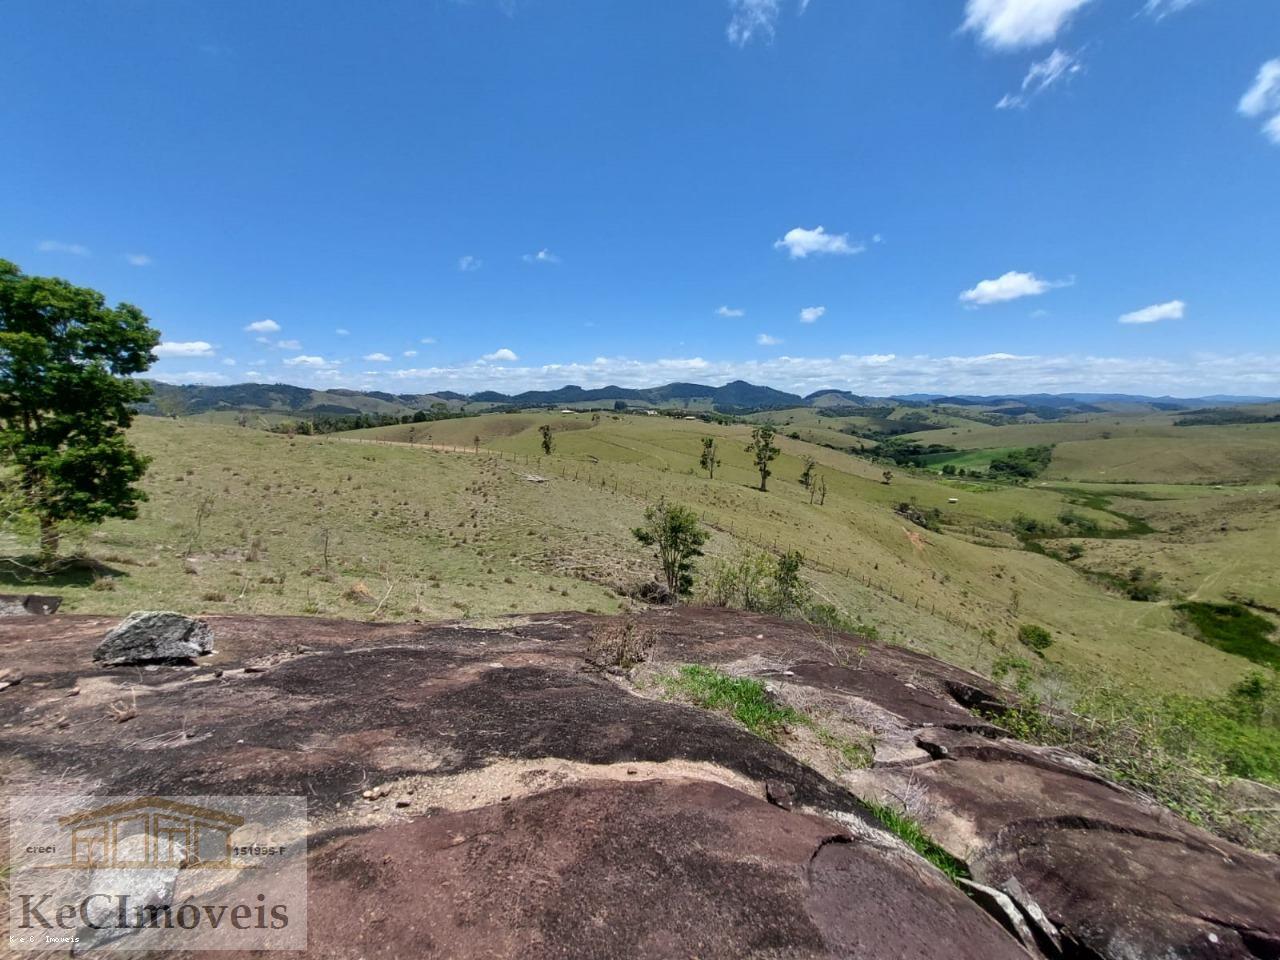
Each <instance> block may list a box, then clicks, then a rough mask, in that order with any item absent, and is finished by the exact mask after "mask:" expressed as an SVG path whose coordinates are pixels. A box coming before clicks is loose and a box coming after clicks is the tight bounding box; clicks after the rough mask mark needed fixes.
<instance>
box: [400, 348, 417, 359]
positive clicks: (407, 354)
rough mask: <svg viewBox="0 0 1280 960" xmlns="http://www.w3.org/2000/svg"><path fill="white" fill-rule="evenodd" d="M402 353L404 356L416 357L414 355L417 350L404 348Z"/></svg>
mask: <svg viewBox="0 0 1280 960" xmlns="http://www.w3.org/2000/svg"><path fill="white" fill-rule="evenodd" d="M402 355H403V356H406V357H416V356H417V355H418V351H417V350H406V351H405V352H404V353H403V354H402Z"/></svg>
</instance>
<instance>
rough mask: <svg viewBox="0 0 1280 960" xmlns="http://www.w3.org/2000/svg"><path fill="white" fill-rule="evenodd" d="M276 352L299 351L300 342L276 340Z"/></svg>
mask: <svg viewBox="0 0 1280 960" xmlns="http://www.w3.org/2000/svg"><path fill="white" fill-rule="evenodd" d="M276 349H277V350H301V349H302V342H301V341H300V340H277V341H276Z"/></svg>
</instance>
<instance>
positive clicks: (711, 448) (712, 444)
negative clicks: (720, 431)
mask: <svg viewBox="0 0 1280 960" xmlns="http://www.w3.org/2000/svg"><path fill="white" fill-rule="evenodd" d="M698 466H700V467H701V468H702V469H703V470H705V471H707V479H708V480H714V479H715V478H716V468H717V467H718V466H720V458H719V457H717V456H716V438H715V437H703V438H702V456H701V457H700V458H699V459H698Z"/></svg>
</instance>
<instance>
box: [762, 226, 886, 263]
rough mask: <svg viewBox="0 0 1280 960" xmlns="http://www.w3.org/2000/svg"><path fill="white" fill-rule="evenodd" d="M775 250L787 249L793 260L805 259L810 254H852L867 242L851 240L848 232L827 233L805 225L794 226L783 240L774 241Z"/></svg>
mask: <svg viewBox="0 0 1280 960" xmlns="http://www.w3.org/2000/svg"><path fill="white" fill-rule="evenodd" d="M773 247H774V249H775V250H786V251H787V253H788V254H789V255H790V256H791V259H792V260H803V259H804V258H805V257H807V256H809V255H810V254H814V255H815V256H816V255H820V254H852V253H861V252H862V251H863V250H865V249H866V244H863V243H860V242H855V243H850V242H849V235H848V234H847V233H827V231H826V229H825V228H823V227H821V226H819V227H814V228H813V229H812V230H806V229H805V228H804V227H793V228H792V229H790V230H788V231H787V232H786V234H785V235H784V236H783V237H782V239H781V240H776V241H774V244H773Z"/></svg>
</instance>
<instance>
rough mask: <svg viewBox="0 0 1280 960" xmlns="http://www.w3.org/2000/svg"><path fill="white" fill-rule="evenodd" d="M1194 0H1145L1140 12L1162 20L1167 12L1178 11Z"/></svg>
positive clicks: (1167, 14)
mask: <svg viewBox="0 0 1280 960" xmlns="http://www.w3.org/2000/svg"><path fill="white" fill-rule="evenodd" d="M1195 2H1196V0H1147V3H1146V6H1144V7H1143V8H1142V12H1143V13H1145V14H1147V15H1148V16H1152V17H1155V18H1156V19H1157V20H1163V19H1164V18H1165V17H1167V16H1169V14H1171V13H1179V12H1181V11H1183V10H1185V9H1187V7H1189V6H1191V4H1193V3H1195Z"/></svg>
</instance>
